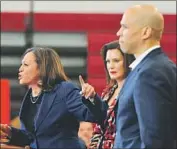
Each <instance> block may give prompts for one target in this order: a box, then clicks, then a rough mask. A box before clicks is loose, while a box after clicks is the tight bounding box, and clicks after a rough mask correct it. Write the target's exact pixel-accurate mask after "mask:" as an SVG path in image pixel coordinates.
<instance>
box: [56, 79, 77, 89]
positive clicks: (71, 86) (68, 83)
mask: <svg viewBox="0 0 177 149" xmlns="http://www.w3.org/2000/svg"><path fill="white" fill-rule="evenodd" d="M56 86H57V88H63V89H67V90H69V89H76V88H77V89H79V88H78V86H77V85H76V84H75V83H74V82H72V81H62V82H61V83H59V84H57V85H56Z"/></svg>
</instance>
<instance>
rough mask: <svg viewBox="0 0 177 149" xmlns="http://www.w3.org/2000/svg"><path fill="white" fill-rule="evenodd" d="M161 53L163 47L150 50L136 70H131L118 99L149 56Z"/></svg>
mask: <svg viewBox="0 0 177 149" xmlns="http://www.w3.org/2000/svg"><path fill="white" fill-rule="evenodd" d="M160 53H162V50H161V48H157V49H155V50H153V51H152V52H150V53H149V54H148V55H147V56H146V57H145V58H144V59H143V60H142V61H141V62H140V63H139V64H138V65H137V67H135V69H134V70H132V71H131V72H130V74H129V75H128V76H127V78H126V79H125V82H124V85H123V86H122V89H121V91H120V93H119V96H118V97H117V98H118V99H119V98H120V97H121V95H122V94H123V92H124V88H125V86H126V85H127V83H128V82H129V80H130V79H131V78H133V76H134V75H136V74H137V72H138V71H139V70H140V69H141V68H142V67H143V66H144V65H145V64H146V63H148V60H149V58H151V57H153V56H156V55H158V54H160Z"/></svg>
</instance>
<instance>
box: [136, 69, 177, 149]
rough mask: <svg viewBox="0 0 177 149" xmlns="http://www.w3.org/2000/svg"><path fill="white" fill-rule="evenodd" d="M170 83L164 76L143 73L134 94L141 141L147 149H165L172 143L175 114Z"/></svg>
mask: <svg viewBox="0 0 177 149" xmlns="http://www.w3.org/2000/svg"><path fill="white" fill-rule="evenodd" d="M170 88H171V86H170V83H169V82H168V78H167V77H165V76H164V75H155V74H154V73H152V72H146V73H142V74H140V76H139V79H138V80H137V81H136V85H135V88H134V92H133V98H134V104H135V110H136V113H137V118H138V122H139V127H140V136H141V140H142V141H143V143H144V144H145V146H146V147H147V148H163V147H165V142H168V141H172V134H171V133H172V132H173V130H172V129H173V128H174V127H176V126H174V124H173V122H172V119H173V118H172V117H173V115H174V112H175V106H174V103H173V102H174V101H173V100H172V97H171V95H170Z"/></svg>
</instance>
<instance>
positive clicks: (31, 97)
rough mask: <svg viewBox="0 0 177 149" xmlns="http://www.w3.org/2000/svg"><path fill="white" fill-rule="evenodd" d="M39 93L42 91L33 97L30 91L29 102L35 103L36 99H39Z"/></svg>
mask: <svg viewBox="0 0 177 149" xmlns="http://www.w3.org/2000/svg"><path fill="white" fill-rule="evenodd" d="M41 93H42V92H40V94H39V95H38V96H35V97H33V96H32V93H31V94H30V100H31V102H32V103H33V104H35V103H36V102H37V101H38V99H39V97H40V95H41Z"/></svg>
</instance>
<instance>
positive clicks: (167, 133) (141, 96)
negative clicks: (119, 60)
mask: <svg viewBox="0 0 177 149" xmlns="http://www.w3.org/2000/svg"><path fill="white" fill-rule="evenodd" d="M176 72H177V68H176V65H175V64H174V63H173V62H172V61H171V60H170V59H169V58H168V57H167V56H166V55H165V54H164V53H163V52H162V50H161V48H157V49H155V50H153V51H151V52H150V53H149V54H148V55H147V56H146V57H145V58H144V59H143V60H142V61H141V62H140V63H139V64H138V65H137V66H136V67H135V69H134V70H132V72H131V73H130V74H129V76H128V77H127V79H126V81H125V83H124V86H123V88H122V90H121V92H120V94H119V97H118V100H119V104H118V109H117V117H116V129H117V130H116V138H115V143H114V148H175V147H176V141H175V140H176V139H177V99H176Z"/></svg>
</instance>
